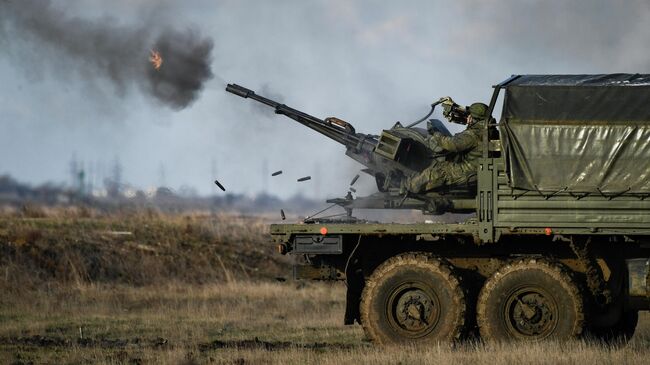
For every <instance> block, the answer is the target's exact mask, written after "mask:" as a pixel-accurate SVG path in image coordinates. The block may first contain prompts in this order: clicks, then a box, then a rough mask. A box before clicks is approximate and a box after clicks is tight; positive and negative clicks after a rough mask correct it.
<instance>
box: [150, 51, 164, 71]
mask: <svg viewBox="0 0 650 365" xmlns="http://www.w3.org/2000/svg"><path fill="white" fill-rule="evenodd" d="M149 62H151V64H152V65H153V68H154V69H155V70H156V71H158V70H160V66H162V64H163V58H162V56H161V55H160V53H159V52H158V51H154V50H151V55H150V56H149Z"/></svg>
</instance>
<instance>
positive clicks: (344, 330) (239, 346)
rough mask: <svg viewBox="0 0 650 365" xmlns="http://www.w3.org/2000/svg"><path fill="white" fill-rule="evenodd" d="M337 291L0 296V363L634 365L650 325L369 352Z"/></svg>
mask: <svg viewBox="0 0 650 365" xmlns="http://www.w3.org/2000/svg"><path fill="white" fill-rule="evenodd" d="M343 311H344V288H343V287H342V285H328V284H307V285H296V283H250V282H233V283H231V284H214V285H202V286H188V285H182V284H174V285H166V286H146V287H139V288H137V287H132V286H101V285H100V286H95V285H88V286H79V287H65V288H56V287H52V288H49V289H47V290H39V291H37V292H34V291H29V292H23V293H15V294H14V295H11V296H3V298H2V301H1V303H0V320H1V321H2V326H1V328H0V362H1V363H11V362H14V363H23V364H27V363H106V364H115V363H135V364H138V363H167V364H179V363H187V364H192V363H218V364H247V363H272V364H304V363H325V364H341V363H355V364H377V363H392V364H396V363H403V364H420V363H454V364H480V363H489V364H493V365H495V364H517V363H532V364H557V363H565V364H643V363H648V356H649V355H650V351H649V350H648V345H649V344H650V326H649V324H650V318H648V316H646V315H643V316H642V320H641V325H640V328H639V330H638V333H637V334H636V335H635V337H634V339H633V340H632V342H631V343H630V344H629V345H628V346H626V347H612V348H608V347H603V346H601V345H595V344H587V343H584V342H575V343H561V344H557V343H540V344H528V345H521V344H517V345H483V344H464V345H458V346H456V347H451V346H448V345H440V346H433V347H430V348H426V349H415V348H408V347H407V348H377V347H373V346H372V345H370V344H369V343H367V342H366V341H365V340H364V335H363V332H362V330H361V328H360V326H343V325H342V324H341V321H342V316H343Z"/></svg>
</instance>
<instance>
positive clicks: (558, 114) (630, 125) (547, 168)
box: [499, 74, 650, 194]
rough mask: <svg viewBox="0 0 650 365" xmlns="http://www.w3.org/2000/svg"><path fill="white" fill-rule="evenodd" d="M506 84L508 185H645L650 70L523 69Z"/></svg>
mask: <svg viewBox="0 0 650 365" xmlns="http://www.w3.org/2000/svg"><path fill="white" fill-rule="evenodd" d="M505 89H506V93H505V99H504V107H503V115H502V117H501V122H500V123H499V126H500V131H501V139H502V144H503V146H504V153H505V156H506V163H507V170H508V173H509V179H510V184H511V186H512V187H514V188H518V189H526V190H538V191H542V192H545V193H548V192H556V191H562V190H566V191H571V192H579V193H588V192H601V193H610V194H613V193H623V192H630V193H635V192H639V193H650V75H639V74H614V75H526V76H520V77H518V78H516V79H514V80H513V81H511V82H510V83H508V84H507V85H506V86H505Z"/></svg>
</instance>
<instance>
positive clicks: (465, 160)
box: [403, 103, 488, 194]
mask: <svg viewBox="0 0 650 365" xmlns="http://www.w3.org/2000/svg"><path fill="white" fill-rule="evenodd" d="M487 111H488V107H487V105H485V104H483V103H474V104H472V105H471V106H470V107H469V108H468V112H469V113H468V115H467V117H466V122H467V129H465V130H464V131H462V132H460V133H458V134H455V135H454V136H451V137H448V136H445V135H442V134H441V133H439V132H433V133H432V134H431V136H430V137H429V138H428V139H427V144H428V145H429V147H430V148H431V149H433V150H441V149H442V150H445V151H447V152H450V153H451V155H450V156H448V157H447V159H446V160H445V161H438V160H434V161H433V163H432V164H431V165H430V166H429V167H427V168H426V169H424V170H423V171H422V172H420V173H419V174H416V175H414V176H411V177H409V178H408V179H407V181H406V186H405V187H404V188H405V189H403V190H408V191H410V192H412V193H416V194H420V193H425V192H427V191H430V190H436V189H439V188H441V187H443V186H450V185H458V184H462V183H466V182H467V181H468V180H469V178H470V177H471V176H472V175H476V172H477V170H478V159H479V158H480V157H481V155H482V146H481V140H482V137H483V128H485V123H486V122H485V120H486V118H487V117H488V116H487Z"/></svg>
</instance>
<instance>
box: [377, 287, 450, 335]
mask: <svg viewBox="0 0 650 365" xmlns="http://www.w3.org/2000/svg"><path fill="white" fill-rule="evenodd" d="M390 302H391V304H392V305H390V306H389V308H392V311H391V313H389V320H390V322H391V323H392V324H393V327H394V328H395V329H396V330H398V331H399V332H402V333H403V334H404V335H405V336H407V337H412V338H413V337H421V336H424V335H426V334H428V333H429V332H430V331H431V330H432V329H433V328H434V327H435V325H436V323H437V321H438V317H439V315H440V313H439V304H438V299H437V297H436V296H435V294H434V293H433V292H432V291H431V290H427V289H426V288H423V287H421V286H420V285H417V284H411V285H406V286H402V287H401V288H399V290H396V291H394V292H393V295H392V296H391V298H390Z"/></svg>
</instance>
